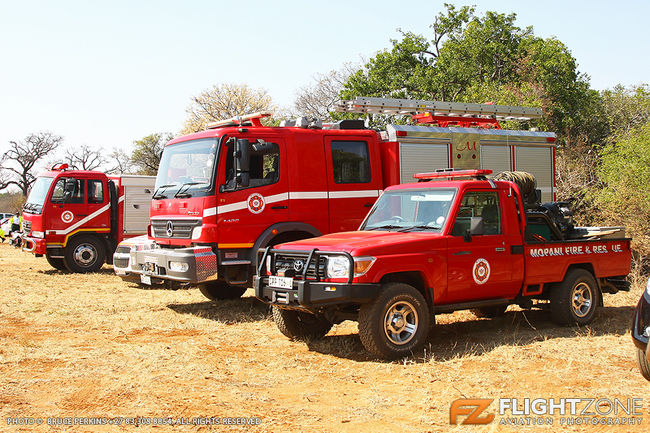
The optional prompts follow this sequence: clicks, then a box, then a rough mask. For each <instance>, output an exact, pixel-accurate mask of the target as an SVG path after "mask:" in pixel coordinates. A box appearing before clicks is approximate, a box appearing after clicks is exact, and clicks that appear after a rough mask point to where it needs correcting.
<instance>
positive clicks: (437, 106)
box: [334, 96, 543, 120]
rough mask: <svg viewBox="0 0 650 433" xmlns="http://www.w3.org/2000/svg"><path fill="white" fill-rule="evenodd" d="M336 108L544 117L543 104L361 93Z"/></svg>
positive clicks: (508, 117)
mask: <svg viewBox="0 0 650 433" xmlns="http://www.w3.org/2000/svg"><path fill="white" fill-rule="evenodd" d="M334 110H335V111H338V112H348V113H378V114H407V115H408V114H411V115H412V114H417V113H427V112H429V113H433V114H434V115H436V116H464V117H473V116H489V117H492V118H495V119H498V120H530V119H538V118H540V117H542V115H543V112H542V109H541V108H536V107H518V106H514V105H513V106H510V105H492V104H470V103H464V102H442V101H426V100H421V99H394V98H370V97H360V96H358V97H357V98H356V99H353V100H349V101H340V102H339V103H338V104H337V105H336V106H335V107H334Z"/></svg>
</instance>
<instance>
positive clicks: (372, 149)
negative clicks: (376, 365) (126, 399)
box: [114, 114, 555, 299]
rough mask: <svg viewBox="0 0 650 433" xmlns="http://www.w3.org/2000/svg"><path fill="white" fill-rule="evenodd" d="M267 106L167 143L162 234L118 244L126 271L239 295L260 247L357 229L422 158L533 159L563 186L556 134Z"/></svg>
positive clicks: (161, 184) (118, 266)
mask: <svg viewBox="0 0 650 433" xmlns="http://www.w3.org/2000/svg"><path fill="white" fill-rule="evenodd" d="M263 116H264V115H261V114H257V115H250V116H247V117H245V118H242V119H231V120H229V121H223V122H220V123H218V124H216V125H214V126H213V127H212V128H211V129H208V130H206V131H203V132H199V133H196V134H192V135H188V136H184V137H179V138H176V139H174V140H172V141H170V142H169V143H168V144H167V146H166V147H165V151H164V152H163V156H162V159H161V165H160V167H159V170H158V176H157V181H156V191H155V194H154V196H153V200H152V203H151V231H150V232H149V240H150V241H153V243H152V244H143V245H140V247H137V248H136V246H134V245H124V246H120V247H119V248H118V250H117V251H116V255H115V259H114V268H115V271H116V273H117V274H118V275H120V276H122V277H123V278H125V279H133V278H136V279H140V281H141V282H143V283H145V284H157V283H158V284H160V283H166V284H168V285H171V286H172V287H175V286H180V285H189V284H198V285H199V288H200V289H201V291H202V292H203V293H204V294H205V295H206V296H207V297H208V298H211V299H223V298H233V297H238V296H240V295H241V294H242V293H243V292H244V291H245V290H246V288H247V287H250V284H251V282H252V277H253V275H254V274H255V260H256V254H257V251H258V249H259V248H262V247H266V246H269V245H276V244H279V243H282V242H287V241H291V240H297V239H303V238H308V237H314V236H320V235H322V234H326V233H333V232H339V231H346V230H355V229H356V228H357V227H358V226H359V223H360V222H361V221H362V220H363V218H364V216H365V215H366V214H367V212H368V210H369V209H370V208H371V207H372V205H373V203H374V202H375V201H376V199H377V197H379V195H380V194H381V192H382V190H383V189H384V188H386V187H387V186H390V185H394V184H398V183H400V182H403V181H404V180H405V179H406V180H412V176H413V173H415V172H416V171H415V170H416V168H417V167H426V169H428V170H433V169H436V168H444V167H449V166H450V164H452V165H453V166H454V167H467V166H468V165H469V166H473V167H475V168H481V167H482V166H483V165H488V167H487V168H492V169H495V170H498V169H501V168H503V169H508V170H509V169H512V167H513V166H514V165H515V163H516V164H517V165H518V166H522V165H526V164H528V165H530V166H531V169H532V170H537V172H536V174H537V175H539V176H540V177H543V178H544V179H548V185H547V186H545V188H546V190H545V192H544V194H547V196H548V197H549V199H551V198H552V195H553V192H554V190H553V184H552V179H553V178H554V164H553V157H554V154H555V153H554V148H555V145H554V141H555V134H553V133H549V132H532V131H506V130H487V129H483V130H479V129H476V128H473V129H472V128H451V127H447V128H442V127H433V126H412V125H409V126H404V125H388V126H387V128H386V131H376V130H370V129H367V128H365V127H364V124H363V121H359V120H356V121H343V122H340V123H338V124H333V125H326V126H323V125H320V124H316V125H312V124H309V122H308V121H307V120H306V119H304V118H303V119H298V121H297V122H296V123H293V124H288V125H285V126H279V127H265V126H262V124H261V123H260V118H261V117H263ZM470 140H472V141H471V142H470ZM481 143H482V144H481ZM540 161H541V162H540Z"/></svg>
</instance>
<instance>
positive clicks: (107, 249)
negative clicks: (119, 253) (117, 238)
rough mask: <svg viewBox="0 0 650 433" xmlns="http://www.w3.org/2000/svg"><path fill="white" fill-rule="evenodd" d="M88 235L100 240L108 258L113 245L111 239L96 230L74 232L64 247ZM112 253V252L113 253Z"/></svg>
mask: <svg viewBox="0 0 650 433" xmlns="http://www.w3.org/2000/svg"><path fill="white" fill-rule="evenodd" d="M86 237H91V238H94V239H96V240H97V241H99V243H100V244H101V245H102V246H103V247H104V249H105V251H104V252H105V254H106V258H107V259H108V255H109V254H111V252H110V251H111V245H110V241H109V239H107V237H106V236H105V235H102V234H101V233H98V232H95V231H83V230H81V231H78V232H76V233H73V234H72V235H71V236H69V237H68V239H66V241H65V247H64V249H66V248H68V246H69V245H70V244H71V243H73V242H74V241H75V240H77V239H79V238H86ZM111 255H112V254H111Z"/></svg>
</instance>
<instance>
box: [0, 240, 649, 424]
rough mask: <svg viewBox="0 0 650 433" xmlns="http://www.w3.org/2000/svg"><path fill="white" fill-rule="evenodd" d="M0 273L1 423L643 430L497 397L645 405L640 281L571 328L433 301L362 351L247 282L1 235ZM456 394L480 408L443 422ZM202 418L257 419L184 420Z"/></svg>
mask: <svg viewBox="0 0 650 433" xmlns="http://www.w3.org/2000/svg"><path fill="white" fill-rule="evenodd" d="M0 289H1V290H2V302H0V415H1V417H0V418H1V419H0V431H10V432H15V431H75V432H76V431H102V432H104V431H105V432H118V431H152V430H153V431H205V432H207V431H226V430H240V431H243V430H246V431H249V430H250V431H261V432H283V431H295V432H303V431H323V432H355V433H357V432H359V431H373V432H384V431H395V432H406V431H409V432H410V431H413V432H437V431H448V430H453V431H469V432H479V431H481V432H483V431H516V430H524V431H530V432H535V431H585V432H586V431H589V432H592V431H622V432H623V431H624V432H630V431H644V432H645V431H648V427H647V425H648V424H650V417H647V416H646V417H647V418H648V419H647V420H646V419H643V421H642V424H641V425H638V424H637V425H636V426H630V425H625V426H607V425H597V426H594V425H586V426H585V425H573V426H565V425H561V424H560V418H561V417H560V416H559V415H556V416H555V417H553V420H552V421H553V425H550V426H549V425H546V426H538V425H530V426H518V427H513V426H506V425H503V424H501V422H503V417H502V416H500V415H499V414H498V413H497V410H498V399H503V398H517V399H518V400H519V401H523V399H525V398H529V399H535V398H544V399H549V398H555V399H559V398H595V399H610V400H614V399H616V398H618V399H620V400H623V401H627V400H628V399H632V398H638V399H643V400H642V412H643V414H644V415H647V414H648V412H649V410H648V406H650V398H644V397H647V396H648V394H649V391H650V383H648V382H646V381H645V380H644V379H643V378H642V377H641V375H640V374H639V372H638V370H637V366H636V362H635V358H634V356H635V352H634V346H633V344H632V341H631V338H630V333H629V326H630V323H631V319H632V315H633V311H634V305H635V304H636V302H637V300H638V298H639V296H640V294H641V292H642V290H643V289H644V287H642V285H641V284H636V285H635V286H634V287H633V289H632V291H631V292H630V293H619V294H617V295H605V308H604V309H601V312H600V315H599V317H598V318H597V319H596V321H595V322H594V323H593V324H592V326H589V327H583V328H575V327H574V328H561V327H557V326H555V325H554V324H552V323H551V322H550V321H549V320H548V318H547V316H548V314H547V312H545V311H543V310H532V311H526V312H524V311H521V310H519V309H518V308H515V307H510V309H509V310H508V312H507V313H506V315H505V316H504V317H501V318H497V319H477V318H475V317H474V316H473V315H472V314H471V313H469V312H457V313H454V314H450V315H440V316H438V317H437V325H436V327H435V328H434V332H432V334H431V336H430V338H429V342H428V344H427V347H426V349H425V350H424V351H423V352H421V353H418V354H416V355H415V356H414V357H410V358H407V359H403V360H400V361H396V362H385V361H380V360H376V359H373V358H371V357H370V356H368V355H367V353H366V352H365V351H364V349H363V347H362V345H361V342H360V341H359V337H358V335H357V327H356V323H353V322H345V323H342V324H341V325H337V326H335V327H334V329H333V330H332V331H331V332H330V333H329V334H328V335H327V336H326V337H325V339H323V340H320V341H313V342H310V343H309V344H305V343H303V342H295V341H290V340H288V339H287V338H285V337H284V336H283V335H282V334H280V332H279V331H278V330H277V328H276V326H275V324H274V323H273V322H272V321H271V319H270V315H269V312H268V309H267V307H266V306H265V305H263V304H261V303H258V302H257V301H256V300H255V298H254V297H253V294H252V290H249V291H248V292H247V293H246V294H245V295H244V297H243V299H240V300H233V301H227V302H221V303H215V302H210V301H208V300H207V299H205V298H204V297H203V296H202V295H201V294H200V293H199V291H198V290H196V289H190V290H179V291H171V290H162V289H145V288H142V287H139V286H138V285H135V284H128V283H124V282H122V280H121V279H119V278H118V277H116V276H115V275H114V274H113V272H112V269H111V268H110V267H108V266H105V267H104V268H103V269H102V271H101V272H99V273H97V274H89V275H76V274H66V273H62V272H59V271H56V270H54V269H52V268H50V267H49V265H48V264H47V262H46V261H45V259H44V258H35V257H34V256H32V255H30V254H27V253H23V252H20V251H19V250H16V249H14V248H12V247H9V246H8V245H6V244H2V245H0ZM459 398H480V399H494V401H493V402H492V403H491V406H489V407H488V409H487V410H486V411H485V412H484V413H483V415H487V414H489V413H495V414H496V418H495V420H494V421H493V422H491V423H490V424H487V425H484V426H477V425H469V426H467V425H466V426H462V425H459V426H454V425H450V406H451V403H452V402H453V401H454V400H456V399H459ZM601 402H602V401H601ZM610 416H613V415H610ZM511 417H512V416H510V418H511ZM74 418H82V420H81V421H80V420H74ZM84 418H85V421H84ZM138 418H139V420H138ZM222 418H243V419H244V420H242V419H239V420H237V419H226V420H222ZM462 419H464V417H460V420H462ZM108 420H110V422H119V423H120V424H119V425H114V424H109V423H108V422H109V421H108ZM138 421H139V422H140V423H141V424H140V425H139V426H135V425H131V424H126V423H127V422H128V423H131V422H138ZM172 421H173V422H174V423H176V424H175V425H156V426H154V425H153V424H154V423H161V422H172ZM208 421H210V422H213V423H214V422H217V421H219V422H244V421H246V422H258V423H259V424H256V425H193V424H192V423H193V422H208ZM16 422H33V423H34V424H33V425H24V424H23V425H16V424H14V423H16ZM37 422H42V423H43V424H41V425H37V424H36V423H37ZM71 422H74V423H77V424H78V423H79V422H106V424H103V425H66V424H64V423H71ZM636 422H638V420H637V421H636ZM48 423H49V424H52V423H58V425H54V426H53V425H49V426H48ZM148 423H150V424H148Z"/></svg>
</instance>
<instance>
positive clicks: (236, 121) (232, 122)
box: [207, 111, 271, 129]
mask: <svg viewBox="0 0 650 433" xmlns="http://www.w3.org/2000/svg"><path fill="white" fill-rule="evenodd" d="M270 116H271V113H270V112H268V111H259V112H257V113H251V114H245V115H243V116H235V117H232V118H230V119H223V120H218V121H216V122H212V123H210V124H208V126H207V129H216V128H223V127H225V126H242V125H243V124H244V122H248V121H250V122H251V124H252V125H253V126H262V123H261V122H260V119H263V118H264V117H270Z"/></svg>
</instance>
